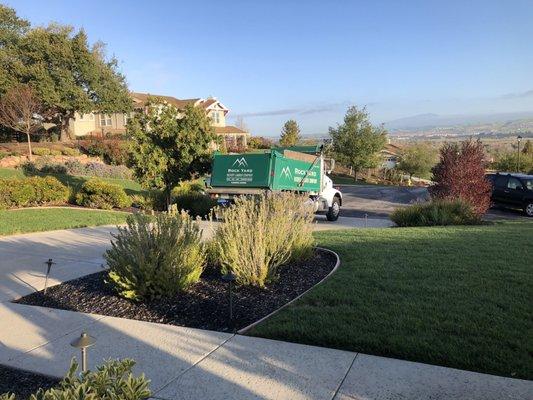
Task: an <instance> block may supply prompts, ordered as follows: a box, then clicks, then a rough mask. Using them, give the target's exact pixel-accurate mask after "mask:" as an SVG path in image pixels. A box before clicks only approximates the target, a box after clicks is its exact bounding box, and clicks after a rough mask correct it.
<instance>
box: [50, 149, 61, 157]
mask: <svg viewBox="0 0 533 400" xmlns="http://www.w3.org/2000/svg"><path fill="white" fill-rule="evenodd" d="M61 154H63V153H62V151H61V150H57V149H50V155H51V156H60V155H61Z"/></svg>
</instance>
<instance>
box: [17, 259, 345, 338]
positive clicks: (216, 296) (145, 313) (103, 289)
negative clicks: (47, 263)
mask: <svg viewBox="0 0 533 400" xmlns="http://www.w3.org/2000/svg"><path fill="white" fill-rule="evenodd" d="M335 262H336V258H335V257H334V256H333V255H332V254H331V253H329V252H325V251H322V250H319V249H316V250H315V252H314V255H313V257H311V258H310V259H309V260H306V261H302V262H298V263H294V264H292V265H288V266H285V267H284V268H282V269H281V271H280V276H279V279H278V280H277V281H276V282H275V283H273V284H271V285H269V287H268V288H265V289H260V288H257V287H249V286H236V287H234V289H233V313H234V320H233V321H230V320H229V299H228V284H227V283H226V282H224V281H223V280H222V279H221V276H220V272H218V271H216V270H214V268H206V270H205V271H204V273H203V274H202V277H201V279H200V281H199V282H198V283H197V284H195V285H194V286H193V287H191V289H190V290H189V291H188V292H185V293H181V294H179V295H177V296H175V297H174V298H171V299H160V300H152V301H149V302H148V301H147V302H134V301H130V300H127V299H124V298H122V297H119V296H118V295H117V294H116V292H115V291H114V289H113V287H112V286H111V285H109V284H106V283H105V277H106V275H107V272H105V271H102V272H98V273H95V274H92V275H87V276H84V277H82V278H79V279H75V280H72V281H68V282H64V283H62V284H60V285H57V286H53V287H51V288H49V289H48V291H47V293H46V294H44V293H43V292H36V293H33V294H30V295H28V296H25V297H23V298H21V299H19V300H17V301H16V302H17V303H21V304H30V305H36V306H43V307H51V308H59V309H63V310H72V311H79V312H85V313H95V314H101V315H107V316H112V317H121V318H129V319H135V320H139V321H147V322H157V323H163V324H170V325H179V326H188V327H192V328H199V329H209V330H216V331H222V332H231V331H234V330H239V329H242V328H244V327H245V326H248V325H249V324H251V323H253V322H255V321H257V320H259V319H261V318H262V317H264V316H266V315H268V314H269V313H271V312H272V311H274V310H277V309H278V308H280V307H281V306H283V305H284V304H286V303H287V302H289V301H290V300H292V299H294V298H295V297H297V296H298V295H299V294H301V293H303V292H305V291H306V290H307V289H309V288H311V287H312V286H314V285H315V284H316V283H318V282H319V281H320V280H322V279H323V278H324V277H325V276H326V275H327V274H328V273H329V272H330V271H331V270H332V269H333V268H334V266H335Z"/></svg>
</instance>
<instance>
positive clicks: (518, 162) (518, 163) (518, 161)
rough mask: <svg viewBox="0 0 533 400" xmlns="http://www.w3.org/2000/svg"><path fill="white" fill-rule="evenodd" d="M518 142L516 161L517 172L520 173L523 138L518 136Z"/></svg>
mask: <svg viewBox="0 0 533 400" xmlns="http://www.w3.org/2000/svg"><path fill="white" fill-rule="evenodd" d="M516 140H517V141H518V158H517V160H516V172H520V141H521V140H522V136H520V135H518V136H517V137H516Z"/></svg>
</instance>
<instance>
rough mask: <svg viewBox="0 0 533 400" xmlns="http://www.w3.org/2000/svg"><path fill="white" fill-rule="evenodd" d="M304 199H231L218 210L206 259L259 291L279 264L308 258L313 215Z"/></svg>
mask: <svg viewBox="0 0 533 400" xmlns="http://www.w3.org/2000/svg"><path fill="white" fill-rule="evenodd" d="M305 200H306V198H305V196H300V195H295V194H291V193H281V194H276V195H269V196H262V197H259V198H245V197H241V198H238V199H236V200H235V204H233V205H231V206H229V207H228V208H225V209H222V210H221V214H222V218H223V220H224V222H223V223H222V224H220V226H219V228H218V229H217V231H216V233H215V238H214V240H213V243H212V244H211V245H210V252H211V254H210V258H211V259H212V260H213V261H215V262H218V263H220V265H221V266H222V270H223V271H232V272H233V273H234V274H235V275H236V276H237V281H238V282H239V283H240V284H246V285H254V286H259V287H264V286H265V285H267V284H268V283H270V282H272V281H274V280H276V279H277V276H278V270H279V268H280V267H281V266H282V265H284V264H286V263H287V262H289V261H290V260H291V259H303V258H307V257H309V256H310V255H311V253H312V248H313V244H314V240H313V236H312V230H313V226H312V223H311V222H312V220H313V218H314V213H313V210H312V208H311V207H309V205H308V204H306V202H305Z"/></svg>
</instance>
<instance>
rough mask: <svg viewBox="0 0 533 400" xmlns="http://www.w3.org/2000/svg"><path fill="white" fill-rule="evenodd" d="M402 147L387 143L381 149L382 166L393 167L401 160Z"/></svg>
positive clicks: (385, 167) (384, 167)
mask: <svg viewBox="0 0 533 400" xmlns="http://www.w3.org/2000/svg"><path fill="white" fill-rule="evenodd" d="M401 153H402V149H401V147H400V146H396V145H395V144H391V143H387V144H386V145H385V148H384V149H383V150H381V157H382V163H381V168H383V169H393V168H395V167H396V165H397V164H398V163H399V162H400V155H401Z"/></svg>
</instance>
